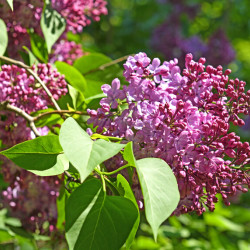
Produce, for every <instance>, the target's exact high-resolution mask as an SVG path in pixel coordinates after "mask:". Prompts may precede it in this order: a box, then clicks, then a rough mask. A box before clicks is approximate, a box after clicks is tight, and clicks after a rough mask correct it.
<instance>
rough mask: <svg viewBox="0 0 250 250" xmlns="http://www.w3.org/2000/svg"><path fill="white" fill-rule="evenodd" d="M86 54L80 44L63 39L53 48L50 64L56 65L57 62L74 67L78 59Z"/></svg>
mask: <svg viewBox="0 0 250 250" xmlns="http://www.w3.org/2000/svg"><path fill="white" fill-rule="evenodd" d="M85 54H86V52H85V53H84V52H83V50H82V47H81V45H80V44H77V43H75V42H73V41H67V40H64V39H62V40H60V41H59V42H58V43H56V44H55V45H54V46H53V54H52V55H51V57H50V59H49V62H50V63H55V62H56V61H63V62H66V63H68V64H70V65H72V64H73V62H74V61H75V60H76V59H78V58H80V57H82V56H83V55H85Z"/></svg>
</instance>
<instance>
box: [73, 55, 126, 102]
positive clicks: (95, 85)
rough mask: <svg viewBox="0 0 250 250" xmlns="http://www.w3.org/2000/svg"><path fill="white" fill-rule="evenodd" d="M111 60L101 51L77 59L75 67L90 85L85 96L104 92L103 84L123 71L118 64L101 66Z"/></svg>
mask: <svg viewBox="0 0 250 250" xmlns="http://www.w3.org/2000/svg"><path fill="white" fill-rule="evenodd" d="M110 62H112V59H111V58H109V57H107V56H105V55H103V54H101V53H90V54H88V55H85V56H82V57H80V58H79V59H77V60H76V61H75V63H74V67H75V68H77V69H78V70H79V71H80V72H81V73H82V74H83V75H84V77H85V79H86V82H87V86H88V87H87V89H86V91H85V93H84V96H85V98H89V97H92V96H96V95H98V94H101V93H103V92H102V90H101V86H102V85H103V84H105V83H110V82H111V81H112V80H113V79H114V78H116V77H118V75H119V74H120V73H121V72H122V70H121V68H120V66H119V65H118V64H113V65H110V66H108V67H107V66H105V67H104V68H101V66H103V65H106V64H107V63H110Z"/></svg>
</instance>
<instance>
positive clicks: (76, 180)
mask: <svg viewBox="0 0 250 250" xmlns="http://www.w3.org/2000/svg"><path fill="white" fill-rule="evenodd" d="M64 174H65V175H66V176H67V177H68V180H69V181H72V182H76V183H81V181H80V179H76V178H74V177H73V176H72V175H71V174H70V173H69V172H68V171H66V170H65V171H64Z"/></svg>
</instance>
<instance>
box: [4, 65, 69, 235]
mask: <svg viewBox="0 0 250 250" xmlns="http://www.w3.org/2000/svg"><path fill="white" fill-rule="evenodd" d="M32 69H33V71H35V72H36V73H37V74H38V75H39V77H40V79H42V80H43V82H44V83H45V84H46V86H47V88H48V89H49V90H50V92H51V93H52V95H53V97H54V98H55V99H56V100H58V99H59V98H60V97H61V96H62V95H65V94H66V93H67V88H66V81H65V80H64V77H63V76H61V75H60V74H59V73H58V72H57V70H55V69H54V68H52V66H51V65H50V64H38V65H37V66H33V67H32ZM0 89H1V90H0V102H3V101H9V103H10V104H12V105H14V106H16V107H18V108H21V109H22V110H24V111H25V112H27V113H31V112H35V111H38V110H41V109H46V108H47V107H48V106H49V105H51V104H52V103H51V101H50V99H49V98H48V96H47V94H46V93H45V91H44V89H43V88H42V87H41V86H40V84H39V82H37V81H36V80H35V79H34V77H33V76H31V75H29V74H28V73H27V72H26V70H25V69H22V68H19V67H17V66H15V65H3V66H2V67H1V71H0ZM38 130H39V132H40V133H41V134H42V135H46V134H47V133H48V128H47V127H44V128H38ZM33 137H34V134H33V133H32V132H31V130H30V128H28V127H27V125H26V121H25V120H24V118H22V117H20V116H17V115H16V114H15V113H13V112H10V111H1V112H0V139H1V141H2V143H3V144H4V146H5V148H9V147H11V146H13V145H15V144H17V143H21V142H23V141H26V140H29V139H32V138H33ZM1 161H2V162H3V163H2V166H1V172H2V173H3V176H4V180H5V181H6V182H7V183H9V187H8V188H7V190H5V191H3V192H2V194H1V197H0V204H1V203H2V204H3V205H4V207H8V208H9V211H10V212H11V215H12V216H16V217H18V218H19V219H20V220H21V221H22V225H23V226H24V227H25V228H26V229H28V230H31V231H33V232H34V231H35V230H39V231H40V232H41V233H45V232H51V231H53V230H55V228H56V221H57V208H56V198H57V197H58V195H59V188H60V180H59V179H58V178H57V177H46V178H41V177H39V176H36V175H34V174H32V173H30V172H28V171H26V170H23V169H20V168H19V167H17V166H15V164H14V163H12V162H11V161H9V160H7V159H6V158H4V159H3V158H1ZM45 221H48V222H49V227H48V228H47V229H45V228H44V225H43V223H44V222H45Z"/></svg>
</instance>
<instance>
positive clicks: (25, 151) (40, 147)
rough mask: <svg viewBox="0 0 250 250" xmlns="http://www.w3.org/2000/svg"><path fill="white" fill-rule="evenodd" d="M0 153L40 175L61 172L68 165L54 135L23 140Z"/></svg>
mask: <svg viewBox="0 0 250 250" xmlns="http://www.w3.org/2000/svg"><path fill="white" fill-rule="evenodd" d="M0 153H1V154H2V155H4V156H6V157H7V158H9V159H10V160H12V161H13V162H14V163H15V164H16V165H18V166H19V167H21V168H24V169H26V170H29V171H30V172H33V173H34V174H36V175H41V176H51V175H58V174H61V173H63V172H64V170H65V169H67V168H68V166H69V162H68V160H67V158H66V157H65V155H64V154H62V147H61V145H60V143H59V140H58V136H56V135H47V136H41V137H38V138H36V139H33V140H29V141H25V142H22V143H19V144H17V145H15V146H13V147H12V148H10V149H7V150H5V151H2V152H0Z"/></svg>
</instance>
